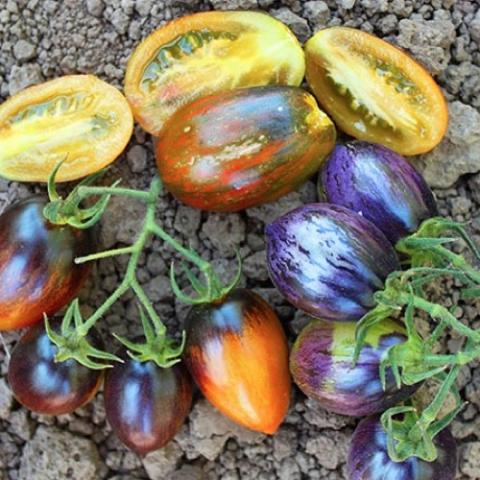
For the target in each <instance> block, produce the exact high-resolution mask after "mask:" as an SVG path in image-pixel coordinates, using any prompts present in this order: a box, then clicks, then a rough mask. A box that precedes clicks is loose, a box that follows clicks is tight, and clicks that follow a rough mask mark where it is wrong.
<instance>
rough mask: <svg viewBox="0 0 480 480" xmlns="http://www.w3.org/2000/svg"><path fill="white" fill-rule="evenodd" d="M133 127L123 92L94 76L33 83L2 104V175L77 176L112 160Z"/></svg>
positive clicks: (42, 179) (32, 178) (42, 178)
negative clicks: (60, 164)
mask: <svg viewBox="0 0 480 480" xmlns="http://www.w3.org/2000/svg"><path fill="white" fill-rule="evenodd" d="M132 131H133V114H132V111H131V109H130V106H129V104H128V102H127V100H126V98H125V97H124V96H123V95H122V93H121V92H120V91H119V90H118V89H116V88H115V87H113V86H112V85H109V84H108V83H106V82H104V81H102V80H100V79H99V78H97V77H95V76H93V75H67V76H64V77H59V78H56V79H54V80H51V81H48V82H45V83H42V84H40V85H36V86H33V87H29V88H27V89H25V90H22V91H21V92H19V93H17V94H16V95H14V96H13V97H11V98H9V99H8V100H7V101H6V102H4V103H3V104H2V105H0V176H3V177H5V178H7V179H9V180H18V181H25V182H30V181H38V182H46V181H47V180H48V176H49V174H50V172H51V171H52V169H53V168H54V166H55V165H57V164H58V162H60V161H64V163H63V164H62V166H61V168H60V170H59V172H58V175H57V181H59V182H63V181H69V180H75V179H78V178H82V177H84V176H87V175H89V174H91V173H93V172H96V171H98V170H100V169H101V168H103V167H105V166H107V165H109V164H110V163H112V162H113V161H114V160H115V159H116V158H117V157H118V156H119V155H120V154H121V153H122V151H123V150H124V148H125V146H126V145H127V143H128V141H129V140H130V137H131V135H132Z"/></svg>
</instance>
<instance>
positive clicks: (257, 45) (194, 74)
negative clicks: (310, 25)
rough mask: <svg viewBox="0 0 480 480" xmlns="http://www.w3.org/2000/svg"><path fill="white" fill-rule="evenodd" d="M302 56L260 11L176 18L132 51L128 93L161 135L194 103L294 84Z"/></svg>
mask: <svg viewBox="0 0 480 480" xmlns="http://www.w3.org/2000/svg"><path fill="white" fill-rule="evenodd" d="M304 74H305V56H304V53H303V50H302V48H301V46H300V44H299V43H298V40H297V39H296V37H295V35H294V34H293V33H292V32H291V31H290V30H289V29H288V27H287V26H286V25H284V24H283V23H281V22H279V21H278V20H276V19H274V18H273V17H270V16H269V15H266V14H264V13H260V12H242V11H238V12H202V13H196V14H194V15H189V16H186V17H183V18H179V19H177V20H173V21H172V22H170V23H168V24H167V25H165V26H164V27H161V28H160V29H158V30H156V31H155V32H153V33H152V34H151V35H149V36H148V37H147V38H146V39H145V40H143V42H142V43H141V44H140V45H139V46H138V47H137V48H136V49H135V51H134V52H133V54H132V56H131V57H130V60H129V62H128V66H127V72H126V75H125V94H126V96H127V99H128V101H129V102H130V105H131V106H132V109H133V113H134V115H135V118H136V120H137V121H138V122H139V123H140V124H141V125H142V127H143V128H144V129H145V130H147V132H149V133H151V134H153V135H158V134H159V133H160V130H161V129H162V127H163V124H164V123H165V122H166V120H167V119H168V118H169V117H170V116H171V115H172V114H173V113H174V112H175V111H176V110H177V109H178V108H179V107H181V106H183V105H185V104H186V103H188V102H190V101H192V100H195V99H196V98H199V97H202V96H205V95H208V94H211V93H214V92H219V91H226V90H231V89H233V88H237V87H255V86H261V85H295V86H298V85H300V83H301V82H302V80H303V76H304Z"/></svg>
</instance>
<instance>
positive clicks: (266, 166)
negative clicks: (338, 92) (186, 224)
mask: <svg viewBox="0 0 480 480" xmlns="http://www.w3.org/2000/svg"><path fill="white" fill-rule="evenodd" d="M334 143H335V128H334V126H333V123H332V122H331V121H330V119H329V118H328V117H327V116H326V115H325V114H324V113H323V112H322V111H321V110H320V109H319V108H318V106H317V103H316V102H315V99H314V98H313V97H312V96H311V95H310V94H309V93H307V92H306V91H304V90H302V89H300V88H297V87H278V86H277V87H255V88H243V89H237V90H232V91H229V92H221V93H216V94H213V95H210V96H207V97H202V98H200V99H198V100H195V101H193V102H192V103H189V104H188V105H186V106H184V107H183V108H181V109H180V110H178V111H177V112H176V113H175V114H174V115H173V116H172V117H171V118H170V119H169V120H168V122H167V123H166V125H165V128H164V130H163V132H162V136H161V137H160V138H159V140H158V142H157V145H156V159H157V166H158V169H159V172H160V176H161V178H162V181H163V183H164V185H165V187H166V188H167V189H168V190H170V192H171V193H173V195H174V196H175V197H177V198H178V199H179V200H181V201H182V202H185V203H187V204H188V205H190V206H193V207H196V208H201V209H204V210H216V211H237V210H241V209H243V208H248V207H251V206H254V205H258V204H259V203H264V202H271V201H273V200H275V199H277V198H279V197H281V196H282V195H285V194H286V193H288V192H290V191H292V190H294V189H296V188H297V187H298V186H300V185H301V184H302V183H303V182H304V181H305V180H307V179H308V178H309V177H310V176H311V175H312V174H314V173H315V172H316V171H317V170H318V168H319V167H320V165H321V164H322V162H323V160H324V158H325V157H326V155H327V154H328V153H329V152H330V151H331V150H332V148H333V146H334Z"/></svg>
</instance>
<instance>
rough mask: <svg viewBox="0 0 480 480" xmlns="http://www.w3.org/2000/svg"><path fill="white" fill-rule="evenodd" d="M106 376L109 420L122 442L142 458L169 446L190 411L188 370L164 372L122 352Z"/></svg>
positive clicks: (106, 399)
mask: <svg viewBox="0 0 480 480" xmlns="http://www.w3.org/2000/svg"><path fill="white" fill-rule="evenodd" d="M117 355H118V356H119V357H120V358H122V359H123V360H124V363H123V364H122V363H115V365H114V366H113V368H111V369H109V370H108V372H107V374H106V376H105V385H104V398H105V412H106V415H107V420H108V423H109V424H110V426H111V427H112V430H113V431H114V433H115V434H116V435H117V436H118V437H119V438H120V440H121V441H122V442H123V443H124V444H125V445H127V446H128V447H129V448H131V449H132V450H133V451H135V452H136V453H138V454H139V455H142V456H143V455H146V454H147V453H148V452H151V451H153V450H157V449H159V448H161V447H163V446H164V445H166V444H167V443H168V442H169V441H170V440H171V439H172V438H173V437H174V436H175V434H176V433H177V432H178V430H179V429H180V427H181V426H182V424H183V422H184V421H185V418H186V417H187V415H188V412H189V411H190V406H191V404H192V384H191V379H190V376H189V375H188V372H187V370H186V368H185V367H184V366H183V364H181V363H177V364H176V365H174V366H173V367H170V368H161V367H159V366H158V365H157V364H156V363H155V362H151V361H149V362H143V363H141V362H138V361H137V360H134V359H132V358H130V357H129V356H128V354H127V351H126V350H125V349H124V348H122V349H121V350H120V352H117Z"/></svg>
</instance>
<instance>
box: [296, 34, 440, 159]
mask: <svg viewBox="0 0 480 480" xmlns="http://www.w3.org/2000/svg"><path fill="white" fill-rule="evenodd" d="M305 55H306V77H307V82H308V84H309V85H310V87H311V89H312V90H313V92H314V94H315V96H316V97H317V100H318V101H319V103H320V104H321V105H322V106H323V108H324V109H325V111H326V112H327V113H328V114H329V115H330V116H331V117H332V118H333V120H334V121H335V123H336V124H337V126H338V127H339V128H340V129H341V130H343V131H344V132H346V133H348V134H349V135H351V136H353V137H355V138H358V139H360V140H365V141H368V142H372V143H380V144H383V145H385V146H387V147H389V148H391V149H392V150H394V151H396V152H398V153H400V154H403V155H416V154H419V153H424V152H428V151H429V150H431V149H432V148H434V147H435V146H436V145H437V144H438V143H439V142H440V141H441V139H442V138H443V136H444V135H445V132H446V129H447V125H448V110H447V104H446V101H445V98H444V96H443V94H442V92H441V90H440V88H439V86H438V85H437V84H436V83H435V81H434V79H433V78H432V77H431V75H430V74H429V73H428V72H427V70H425V69H424V68H423V67H422V66H421V65H420V64H418V63H417V62H416V61H415V60H413V59H412V58H411V57H410V56H409V55H408V54H406V53H405V52H403V51H402V50H400V49H399V48H397V47H395V46H393V45H391V44H390V43H388V42H385V41H384V40H381V39H380V38H377V37H375V36H374V35H371V34H369V33H366V32H362V31H361V30H357V29H354V28H348V27H331V28H327V29H324V30H320V31H319V32H317V33H316V34H315V35H314V36H313V37H312V38H311V39H310V40H308V42H307V43H306V45H305Z"/></svg>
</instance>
